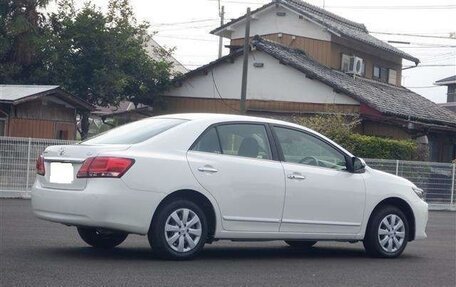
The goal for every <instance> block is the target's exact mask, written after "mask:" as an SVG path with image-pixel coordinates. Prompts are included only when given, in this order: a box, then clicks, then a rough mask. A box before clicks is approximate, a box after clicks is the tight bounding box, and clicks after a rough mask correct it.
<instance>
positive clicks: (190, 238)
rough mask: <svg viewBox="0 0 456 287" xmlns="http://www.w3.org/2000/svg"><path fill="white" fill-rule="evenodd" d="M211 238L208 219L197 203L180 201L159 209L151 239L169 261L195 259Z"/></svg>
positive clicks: (151, 231)
mask: <svg viewBox="0 0 456 287" xmlns="http://www.w3.org/2000/svg"><path fill="white" fill-rule="evenodd" d="M206 238H207V220H206V215H205V214H204V212H203V210H202V209H201V208H200V207H199V206H198V205H197V204H195V203H194V202H192V201H189V200H186V199H179V200H176V201H173V202H170V203H168V204H166V205H165V206H163V207H162V208H160V209H159V210H158V214H157V217H156V218H155V219H154V220H153V221H152V225H151V227H150V229H149V234H148V239H149V243H150V246H151V247H152V249H153V250H154V251H156V252H157V253H158V254H159V255H160V256H161V257H163V258H167V259H179V260H185V259H191V258H193V257H194V256H196V255H197V254H198V253H199V252H200V251H201V249H203V246H204V244H205V243H206Z"/></svg>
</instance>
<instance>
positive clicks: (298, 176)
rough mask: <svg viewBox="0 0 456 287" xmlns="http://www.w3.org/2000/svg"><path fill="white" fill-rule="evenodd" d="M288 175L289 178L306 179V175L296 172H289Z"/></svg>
mask: <svg viewBox="0 0 456 287" xmlns="http://www.w3.org/2000/svg"><path fill="white" fill-rule="evenodd" d="M287 177H288V178H289V179H297V180H304V179H306V177H305V176H304V175H301V174H295V173H293V174H289V175H288V176H287Z"/></svg>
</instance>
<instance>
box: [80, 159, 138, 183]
mask: <svg viewBox="0 0 456 287" xmlns="http://www.w3.org/2000/svg"><path fill="white" fill-rule="evenodd" d="M134 162H135V160H133V159H130V158H122V157H108V156H97V157H89V158H87V159H86V160H85V161H84V163H83V164H82V166H81V168H80V169H79V171H78V174H77V177H78V178H86V177H121V176H122V175H124V173H126V172H127V170H128V169H129V168H130V167H131V166H132V165H133V163H134Z"/></svg>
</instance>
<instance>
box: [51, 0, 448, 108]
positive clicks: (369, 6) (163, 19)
mask: <svg viewBox="0 0 456 287" xmlns="http://www.w3.org/2000/svg"><path fill="white" fill-rule="evenodd" d="M77 2H78V3H83V2H84V1H77ZM91 2H92V3H94V4H95V5H97V6H100V7H101V9H102V10H103V9H106V7H107V3H108V0H92V1H91ZM220 2H221V4H222V5H223V6H225V19H226V20H227V21H229V20H230V19H232V18H237V17H239V16H241V15H243V14H245V11H246V9H247V7H250V8H251V9H255V8H258V7H260V6H262V5H264V4H267V3H269V2H270V0H225V1H224V0H220ZM307 2H309V3H311V4H313V5H316V6H319V7H322V6H323V5H324V7H325V9H327V10H329V11H331V12H333V13H335V14H338V15H340V16H342V17H345V18H347V19H350V20H352V21H355V22H359V23H363V24H365V25H366V27H367V29H368V30H369V31H370V32H371V33H372V35H373V36H375V37H377V38H379V39H381V40H383V41H405V42H409V43H410V44H392V45H394V46H396V47H398V48H400V49H402V50H403V51H405V52H407V53H409V54H411V55H413V56H415V57H417V58H419V59H420V60H421V64H420V65H419V66H418V67H416V68H412V69H407V70H404V71H403V78H402V85H403V86H405V87H408V88H410V89H411V90H413V91H415V92H416V93H419V94H421V95H423V96H424V97H426V98H428V99H430V100H432V101H434V102H437V103H443V102H446V87H436V86H434V85H433V83H434V82H435V81H437V80H440V79H442V78H445V77H448V76H452V75H455V74H456V66H455V65H456V21H455V20H454V19H456V1H455V0H435V1H429V0H428V1H426V0H402V1H397V0H307ZM130 3H131V5H132V7H133V11H134V13H135V14H136V18H137V19H138V20H140V21H143V20H144V21H148V22H149V23H150V24H151V32H156V34H155V36H154V39H155V40H156V41H157V42H158V43H159V44H160V45H162V46H165V47H167V48H175V51H174V57H175V58H176V59H177V60H178V61H179V62H181V63H182V64H183V65H184V66H186V67H187V68H188V69H195V68H197V67H198V66H200V65H204V64H206V63H208V62H210V61H212V60H215V59H216V58H217V55H218V37H216V36H214V35H211V34H209V32H210V31H211V30H213V29H214V28H216V27H218V26H219V25H220V18H219V15H218V0H130ZM54 9H55V5H53V4H51V5H50V6H49V7H48V10H49V11H52V10H54ZM452 20H453V21H454V22H453V23H451V21H452ZM373 32H384V33H396V34H397V33H402V34H419V35H424V36H438V37H447V38H448V37H449V35H450V33H455V37H454V39H445V38H429V37H410V36H403V35H388V34H374V33H373ZM227 44H229V40H227V39H225V40H224V45H227ZM226 53H228V49H224V54H226ZM411 65H413V63H412V62H409V61H407V60H404V61H403V66H404V67H405V66H411ZM429 65H433V66H429ZM435 65H438V66H435ZM441 65H445V66H441Z"/></svg>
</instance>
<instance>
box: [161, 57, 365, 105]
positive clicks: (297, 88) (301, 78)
mask: <svg viewBox="0 0 456 287" xmlns="http://www.w3.org/2000/svg"><path fill="white" fill-rule="evenodd" d="M253 63H263V64H264V67H263V68H255V67H253ZM241 74H242V57H237V58H236V59H235V62H234V63H223V64H219V65H217V66H214V67H213V68H210V69H208V74H207V75H203V74H199V75H195V76H192V77H190V78H189V79H187V80H185V81H183V83H182V86H181V87H176V88H172V89H171V90H170V91H169V92H168V93H167V95H169V96H178V97H191V98H192V97H194V98H215V99H219V98H220V97H219V95H218V93H217V89H218V91H219V93H220V95H221V97H223V98H224V99H239V98H240V94H241ZM212 76H213V78H212ZM216 87H217V89H216ZM247 99H250V100H273V101H274V100H275V101H289V102H303V103H319V104H349V105H356V104H359V102H358V101H356V100H354V99H353V98H351V97H349V96H347V95H344V94H340V93H335V92H334V91H333V88H331V87H329V86H327V85H325V84H323V83H322V82H320V81H318V80H311V79H308V78H306V77H305V75H304V74H303V73H301V72H300V71H298V70H296V69H294V68H292V67H289V66H286V65H283V64H280V63H279V61H278V60H277V59H275V58H273V57H271V56H269V55H267V54H265V53H262V52H259V51H254V52H252V53H251V55H250V57H249V72H248V84H247Z"/></svg>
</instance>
